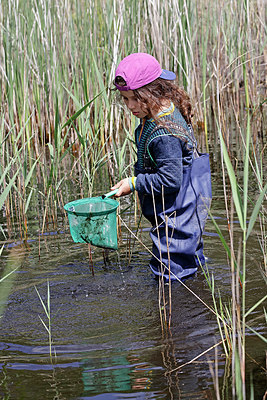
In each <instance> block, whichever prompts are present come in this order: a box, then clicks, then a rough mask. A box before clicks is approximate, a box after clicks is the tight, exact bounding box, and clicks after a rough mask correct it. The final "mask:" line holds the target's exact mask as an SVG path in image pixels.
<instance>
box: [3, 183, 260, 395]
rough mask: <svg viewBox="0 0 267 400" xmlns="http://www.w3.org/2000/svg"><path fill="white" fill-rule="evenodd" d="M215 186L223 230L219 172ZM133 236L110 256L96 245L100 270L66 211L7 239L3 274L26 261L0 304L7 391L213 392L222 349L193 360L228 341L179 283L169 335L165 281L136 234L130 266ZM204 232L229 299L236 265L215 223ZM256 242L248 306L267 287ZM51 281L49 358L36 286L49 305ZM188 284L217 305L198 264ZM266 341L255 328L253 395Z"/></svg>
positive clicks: (213, 269) (250, 345)
mask: <svg viewBox="0 0 267 400" xmlns="http://www.w3.org/2000/svg"><path fill="white" fill-rule="evenodd" d="M214 178H216V177H214ZM213 194H214V200H213V205H212V207H213V213H214V216H215V217H216V218H217V222H218V223H219V224H220V226H221V228H222V230H223V232H224V233H225V235H226V220H225V215H224V211H223V210H224V205H223V201H222V191H221V184H219V183H217V182H216V179H214V184H213ZM123 218H124V220H125V221H130V220H131V221H132V220H133V215H131V214H130V215H127V214H124V216H123ZM35 224H36V221H34V220H33V221H32V222H31V223H30V228H29V229H30V230H31V226H32V232H34V230H35V228H34V226H35ZM143 227H144V230H143V232H142V240H143V242H144V243H145V244H146V245H147V246H148V247H150V239H149V234H148V229H147V228H148V225H147V224H146V223H145V221H143ZM126 238H127V231H126V230H125V229H124V228H122V241H121V242H120V244H119V251H118V252H115V251H110V252H109V253H107V252H106V253H105V257H104V255H103V252H102V250H101V249H97V248H94V249H93V254H92V258H93V270H92V268H91V267H90V263H89V256H88V247H87V245H86V244H75V243H73V241H72V239H71V237H70V234H69V230H68V225H67V220H65V219H64V218H63V217H62V220H61V221H59V229H58V230H57V231H52V229H48V230H47V234H45V235H42V236H41V237H40V236H39V235H38V234H37V233H36V234H32V235H31V240H30V241H29V242H28V244H27V246H25V245H21V244H18V243H10V244H9V247H6V248H5V249H4V250H3V253H2V257H1V264H0V268H1V271H2V273H3V271H4V268H5V270H6V271H7V268H8V267H11V266H12V268H14V265H18V266H20V267H19V269H18V270H17V271H16V272H15V273H14V274H13V275H11V277H10V279H9V280H6V281H5V285H4V284H2V286H1V301H2V302H1V307H2V309H3V306H4V307H5V312H4V316H3V319H2V323H1V333H0V349H1V356H0V365H1V375H0V380H1V388H0V395H1V396H2V398H3V399H44V400H45V399H89V398H90V399H97V400H102V399H104V400H113V399H123V400H126V399H140V400H141V399H142V400H143V399H146V400H147V399H149V400H150V399H153V400H154V399H188V400H189V399H190V400H191V399H197V400H201V399H212V398H215V394H214V389H213V382H212V377H211V372H210V366H211V367H212V368H214V360H215V350H214V349H213V350H211V351H209V352H208V353H207V354H204V355H203V356H201V357H200V358H197V359H196V360H195V361H193V362H191V361H192V360H193V359H194V358H195V357H197V356H198V355H200V354H201V353H202V352H204V351H206V350H207V349H209V348H210V347H212V346H213V345H214V344H215V343H218V342H219V341H220V340H221V339H220V336H219V332H218V327H217V323H216V318H215V316H214V315H213V314H212V313H211V311H210V310H209V309H208V308H207V307H206V306H205V305H204V304H203V303H201V302H200V301H199V300H198V299H197V298H196V297H194V296H193V295H192V294H191V293H190V292H189V291H188V290H187V289H185V288H184V287H182V286H181V285H180V284H179V283H173V284H172V310H173V312H172V326H171V331H170V333H169V334H166V333H164V332H163V331H162V328H161V324H160V313H159V306H158V293H159V286H158V283H157V282H156V280H155V279H154V277H153V276H152V274H151V272H150V270H149V269H148V267H147V265H148V262H149V259H150V254H149V252H148V251H147V250H146V249H144V248H143V247H142V246H141V245H140V244H139V243H138V242H136V243H135V245H134V249H133V255H132V258H131V262H130V265H128V257H127V256H126V254H127V251H126V245H127V244H126V242H127V240H126ZM204 240H205V249H206V255H207V256H208V257H209V263H208V266H209V270H210V273H214V277H215V283H216V286H217V287H218V288H219V289H220V292H221V295H222V297H223V299H225V300H227V299H229V298H230V296H231V289H230V283H229V273H228V271H229V267H228V264H227V261H226V255H225V251H224V249H223V247H222V245H221V243H220V240H219V238H218V236H217V234H216V232H215V229H214V227H213V224H212V222H211V221H208V223H207V226H206V232H205V236H204ZM132 244H133V242H132ZM257 249H258V245H257V237H256V234H255V235H254V237H253V238H252V240H251V243H250V249H248V261H249V262H248V276H247V281H248V283H247V299H248V307H249V306H252V305H253V304H255V303H256V301H257V300H259V299H260V298H261V297H263V295H264V294H265V292H266V289H265V286H264V283H263V279H262V276H261V273H260V268H259V266H258V260H259V259H260V250H257ZM39 254H40V257H39ZM47 281H49V288H50V303H51V315H52V321H51V326H52V340H53V343H52V352H53V363H52V364H51V361H50V357H49V346H48V333H47V331H46V329H45V327H44V325H43V324H42V322H41V320H40V317H41V318H42V320H43V321H44V322H45V323H47V317H46V315H45V311H44V309H43V307H42V305H41V302H40V300H39V298H38V295H37V292H36V290H35V287H36V288H37V289H38V291H39V293H40V295H41V296H42V298H43V300H44V302H45V304H46V302H47ZM186 284H187V286H188V287H189V288H191V289H192V290H193V291H194V292H195V293H196V294H197V295H198V296H199V297H201V299H202V300H203V301H204V302H205V303H207V304H208V305H209V306H213V304H212V299H211V294H210V291H209V288H208V285H207V283H206V281H205V277H204V274H203V272H202V271H201V270H199V271H198V273H197V274H196V276H195V277H194V278H192V279H189V280H187V282H186ZM166 290H168V287H166ZM7 294H9V295H8V297H6V299H5V296H7ZM227 301H228V300H227ZM262 315H263V312H262V306H260V307H258V308H257V309H255V310H254V311H253V313H252V315H251V317H250V320H251V325H252V326H253V327H254V329H256V330H257V332H259V333H261V334H264V331H266V330H265V328H264V326H265V324H264V320H263V317H262ZM264 347H265V346H264V343H263V342H262V341H261V340H260V339H258V338H257V336H256V335H254V334H253V333H251V334H248V339H247V352H248V354H249V357H248V360H249V362H248V366H247V371H248V373H249V372H250V371H252V372H253V377H254V389H255V399H261V398H262V397H263V394H264V390H265V387H266V376H265V374H264V371H263V369H262V368H264V365H265V360H264V356H265V352H264V350H265V349H264ZM217 349H218V352H217V363H218V374H219V380H220V383H221V386H222V385H223V384H224V385H225V386H226V390H225V393H228V394H229V393H230V391H229V390H227V385H228V386H229V379H228V376H229V371H228V370H227V368H226V367H225V357H224V355H223V348H222V347H221V346H218V347H217ZM177 368H179V369H177ZM173 370H176V371H174V372H171V373H170V371H173ZM226 398H231V397H230V395H229V397H226Z"/></svg>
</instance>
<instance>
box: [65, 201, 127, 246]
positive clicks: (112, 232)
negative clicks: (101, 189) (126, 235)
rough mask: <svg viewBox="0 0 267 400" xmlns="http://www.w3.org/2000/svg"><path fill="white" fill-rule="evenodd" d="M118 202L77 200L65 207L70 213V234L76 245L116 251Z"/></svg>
mask: <svg viewBox="0 0 267 400" xmlns="http://www.w3.org/2000/svg"><path fill="white" fill-rule="evenodd" d="M118 205H119V203H118V202H117V201H116V200H113V199H109V198H105V199H102V198H101V197H92V198H87V199H81V200H75V201H72V202H70V203H68V204H66V205H65V206H64V209H65V210H66V211H67V213H68V218H69V226H70V233H71V236H72V239H73V240H74V242H76V243H91V244H92V245H93V246H98V247H104V248H109V249H114V250H116V249H117V248H118V242H117V207H118Z"/></svg>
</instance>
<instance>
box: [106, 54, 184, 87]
mask: <svg viewBox="0 0 267 400" xmlns="http://www.w3.org/2000/svg"><path fill="white" fill-rule="evenodd" d="M117 76H121V77H122V78H123V79H124V80H125V82H126V85H125V86H120V85H118V84H116V83H115V82H114V85H115V86H116V88H117V89H118V90H123V91H126V90H134V89H139V88H140V87H142V86H144V85H147V84H148V83H151V82H153V81H154V80H155V79H157V78H162V79H166V80H170V81H173V80H174V79H175V78H176V75H175V73H174V72H171V71H167V70H166V69H162V68H161V66H160V64H159V62H158V61H157V60H156V59H155V58H154V57H153V56H151V55H150V54H147V53H133V54H130V55H129V56H127V57H125V58H124V59H123V60H122V61H121V62H120V63H119V65H118V68H117V69H116V71H115V78H116V77H117Z"/></svg>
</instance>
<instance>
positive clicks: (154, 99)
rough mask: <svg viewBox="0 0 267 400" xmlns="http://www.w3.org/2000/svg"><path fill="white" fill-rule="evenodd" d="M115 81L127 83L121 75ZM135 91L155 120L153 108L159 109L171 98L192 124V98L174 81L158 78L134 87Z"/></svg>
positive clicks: (140, 101) (122, 84)
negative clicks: (163, 102) (163, 101)
mask: <svg viewBox="0 0 267 400" xmlns="http://www.w3.org/2000/svg"><path fill="white" fill-rule="evenodd" d="M115 81H116V83H117V84H118V85H120V86H124V85H126V82H125V80H124V79H123V78H122V77H121V76H117V77H116V79H115ZM133 92H134V94H135V96H136V98H137V100H138V101H139V103H140V105H141V106H143V107H144V108H146V109H147V110H148V111H149V113H150V115H151V116H152V117H153V118H154V119H155V120H156V115H155V113H154V111H153V110H158V109H160V108H161V107H162V100H170V101H172V102H173V103H174V105H175V106H176V107H177V108H178V109H179V111H180V113H181V114H182V116H183V117H184V119H185V120H186V122H187V124H189V125H191V119H192V117H193V114H192V105H191V102H190V98H189V96H188V94H187V93H186V92H185V91H184V90H183V89H182V88H180V87H179V86H177V85H176V84H175V83H174V82H173V81H168V80H166V79H162V78H157V79H155V80H154V81H153V82H151V83H149V84H147V85H145V86H142V87H141V88H139V89H134V90H133Z"/></svg>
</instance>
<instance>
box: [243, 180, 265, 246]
mask: <svg viewBox="0 0 267 400" xmlns="http://www.w3.org/2000/svg"><path fill="white" fill-rule="evenodd" d="M266 191H267V183H266V184H265V186H264V188H263V189H262V190H261V192H260V195H259V197H258V199H257V202H256V204H255V206H254V208H253V211H252V214H251V217H250V219H249V224H248V229H247V236H246V239H248V237H249V235H250V234H251V231H252V229H253V227H254V224H255V222H256V219H257V217H258V214H259V212H260V209H261V206H262V203H263V199H264V196H265V194H266Z"/></svg>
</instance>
